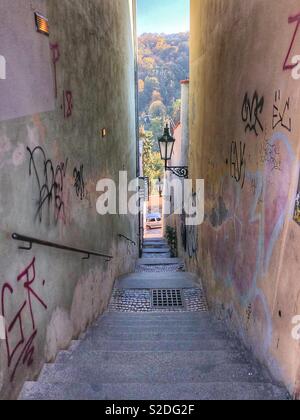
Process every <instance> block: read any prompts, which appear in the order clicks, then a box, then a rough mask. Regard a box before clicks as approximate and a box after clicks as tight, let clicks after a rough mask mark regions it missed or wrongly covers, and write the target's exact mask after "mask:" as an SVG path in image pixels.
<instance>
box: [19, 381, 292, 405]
mask: <svg viewBox="0 0 300 420" xmlns="http://www.w3.org/2000/svg"><path fill="white" fill-rule="evenodd" d="M286 399H288V396H287V393H286V391H285V390H284V389H283V388H280V387H278V386H275V385H272V384H270V383H255V382H253V383H245V382H240V383H239V382H236V383H226V382H225V383H224V382H210V383H180V384H174V383H171V384H164V385H161V384H155V386H153V385H152V384H144V383H127V384H126V383H122V384H111V383H98V382H95V383H88V382H74V383H72V382H71V383H45V382H43V383H37V382H27V383H26V384H25V386H24V388H23V391H22V394H21V395H20V397H19V400H59V401H61V400H65V401H68V400H71V401H78V400H99V401H103V400H105V401H115V406H118V403H117V401H135V400H141V401H193V400H195V401H205V400H208V401H219V400H222V401H224V400H225V401H226V400H233V401H249V400H250V401H253V400H255V401H264V400H265V401H273V400H274V401H276V400H286Z"/></svg>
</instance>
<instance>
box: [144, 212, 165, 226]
mask: <svg viewBox="0 0 300 420" xmlns="http://www.w3.org/2000/svg"><path fill="white" fill-rule="evenodd" d="M161 228H162V218H161V215H160V214H159V213H153V214H148V216H147V219H146V229H149V230H150V229H161Z"/></svg>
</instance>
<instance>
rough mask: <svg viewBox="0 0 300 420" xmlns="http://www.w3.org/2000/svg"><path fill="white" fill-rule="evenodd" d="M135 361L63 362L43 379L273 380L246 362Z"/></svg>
mask: <svg viewBox="0 0 300 420" xmlns="http://www.w3.org/2000/svg"><path fill="white" fill-rule="evenodd" d="M135 356H136V357H135V358H134V360H133V361H131V360H129V361H125V362H124V363H108V362H103V363H99V364H97V363H93V360H87V359H84V360H83V362H82V363H80V364H71V365H70V366H68V365H66V364H64V363H62V364H60V363H55V364H53V365H45V366H44V368H43V370H42V373H41V376H40V379H39V381H40V382H45V383H47V382H48V383H56V382H61V383H78V382H89V383H120V384H121V383H128V384H129V383H132V384H133V383H137V382H138V383H144V384H170V383H173V384H174V383H182V382H193V383H197V382H201V383H211V382H223V383H228V384H230V383H235V382H246V383H252V382H269V381H270V380H269V378H266V376H265V375H264V374H263V372H262V371H261V369H259V368H257V367H254V366H253V365H251V364H246V363H220V364H216V363H215V362H209V361H208V362H207V363H203V364H200V363H198V364H196V363H195V362H194V361H190V360H189V359H187V360H184V359H183V358H182V359H181V361H178V363H177V364H176V365H173V364H172V363H169V362H168V361H167V362H165V361H160V360H159V359H158V360H157V362H156V363H151V364H149V363H148V364H145V362H144V360H142V361H141V362H140V361H139V357H138V354H135Z"/></svg>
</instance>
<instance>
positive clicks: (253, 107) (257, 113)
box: [242, 92, 265, 136]
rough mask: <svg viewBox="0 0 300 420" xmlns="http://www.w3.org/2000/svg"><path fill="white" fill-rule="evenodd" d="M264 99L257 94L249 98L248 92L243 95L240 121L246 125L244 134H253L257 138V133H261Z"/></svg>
mask: <svg viewBox="0 0 300 420" xmlns="http://www.w3.org/2000/svg"><path fill="white" fill-rule="evenodd" d="M264 104H265V99H264V97H263V96H262V97H259V95H258V93H257V92H254V94H253V96H252V97H251V96H249V94H248V92H247V93H246V94H245V97H244V101H243V106H242V120H243V122H244V123H245V124H246V125H245V132H246V133H247V131H250V132H252V131H253V132H254V133H255V134H256V136H258V134H259V131H263V126H262V123H261V114H262V112H263V109H264Z"/></svg>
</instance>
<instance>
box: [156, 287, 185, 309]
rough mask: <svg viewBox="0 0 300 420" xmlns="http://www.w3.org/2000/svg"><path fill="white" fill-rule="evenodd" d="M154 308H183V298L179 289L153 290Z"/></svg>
mask: <svg viewBox="0 0 300 420" xmlns="http://www.w3.org/2000/svg"><path fill="white" fill-rule="evenodd" d="M152 307H153V308H182V307H183V299H182V293H181V290H179V289H155V290H152Z"/></svg>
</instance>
